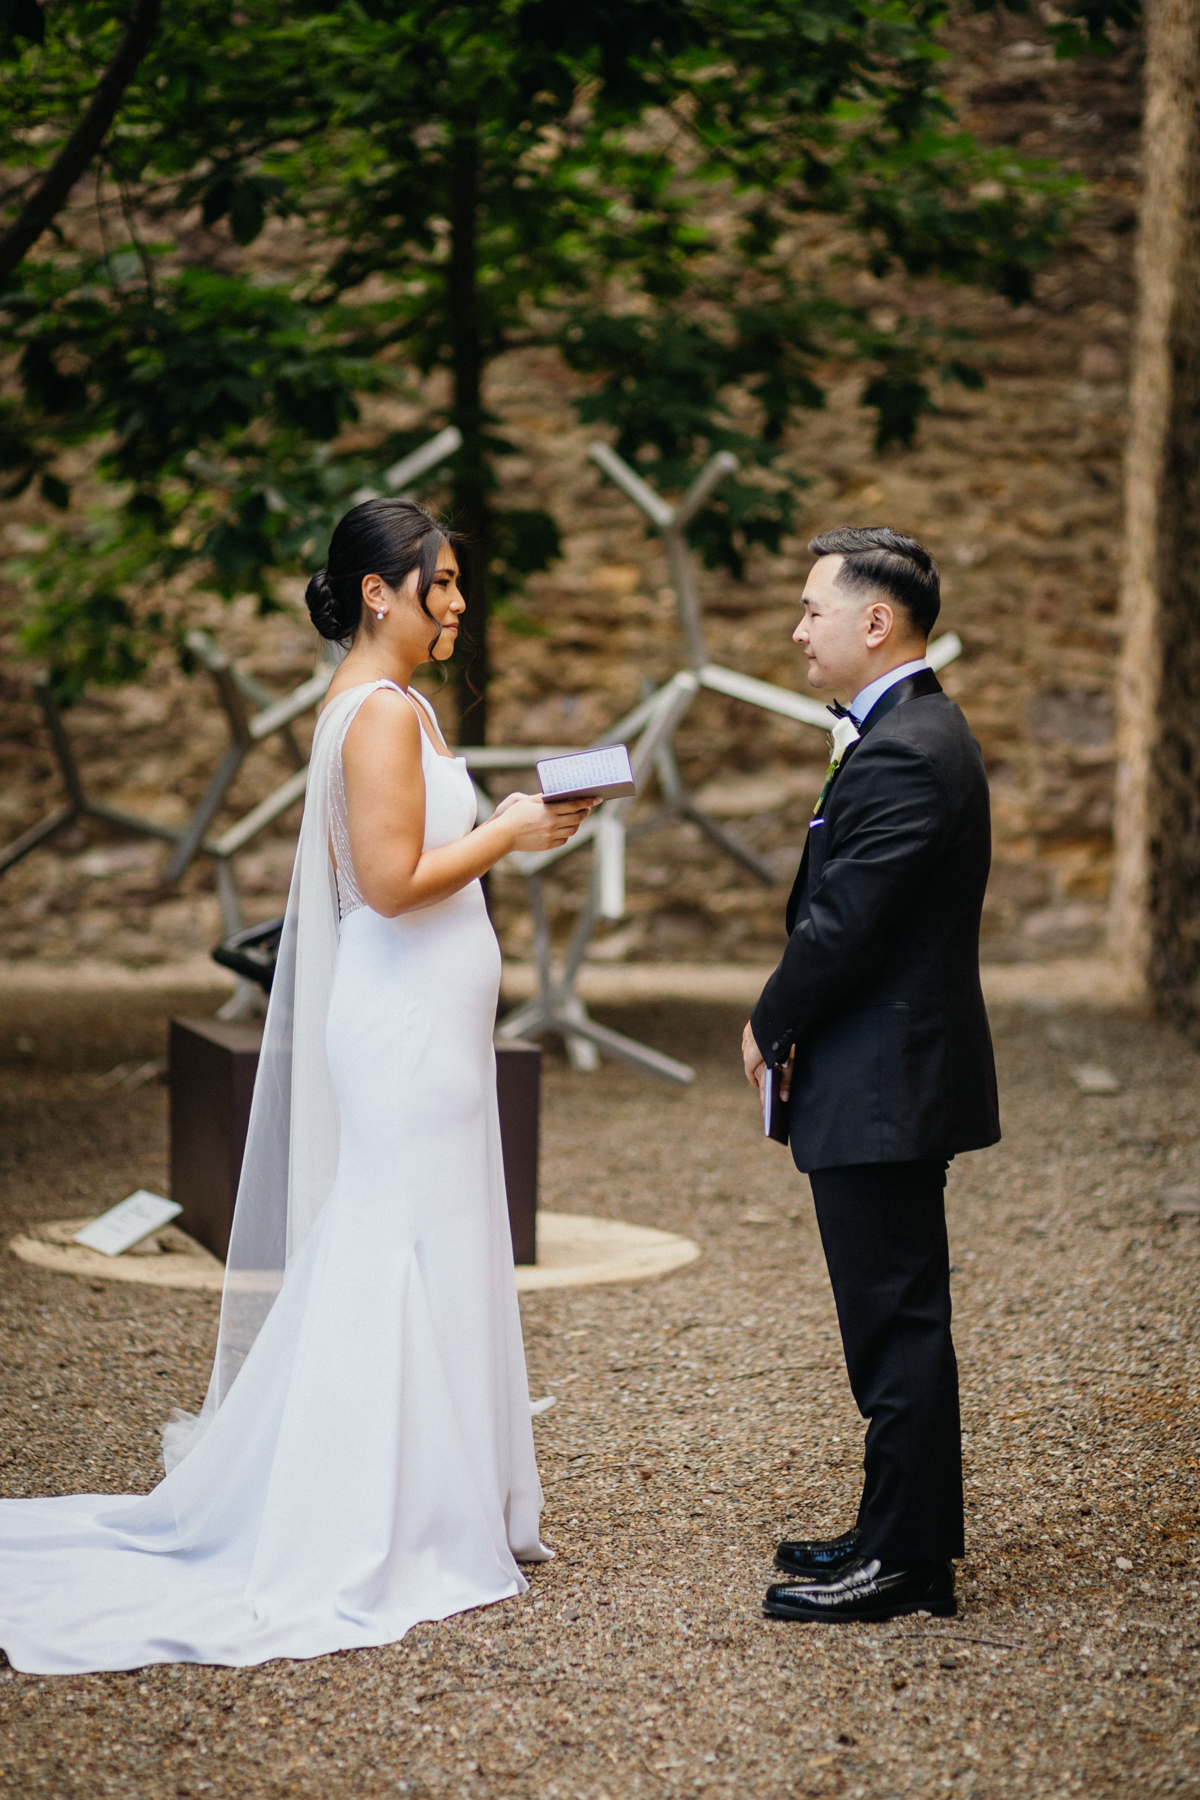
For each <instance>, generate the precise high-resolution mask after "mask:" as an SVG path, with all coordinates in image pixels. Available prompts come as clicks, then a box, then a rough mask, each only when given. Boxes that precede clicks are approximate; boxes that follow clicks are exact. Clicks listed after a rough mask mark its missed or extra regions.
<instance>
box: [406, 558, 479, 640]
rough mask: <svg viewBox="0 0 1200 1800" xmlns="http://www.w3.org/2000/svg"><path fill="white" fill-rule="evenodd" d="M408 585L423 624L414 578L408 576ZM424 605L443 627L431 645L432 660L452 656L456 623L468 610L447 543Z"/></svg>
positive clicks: (425, 621) (423, 619)
mask: <svg viewBox="0 0 1200 1800" xmlns="http://www.w3.org/2000/svg"><path fill="white" fill-rule="evenodd" d="M407 586H408V588H409V597H410V599H411V602H412V606H413V608H414V610H415V612H416V613H417V616H418V618H420V619H421V620H422V621H423V622H424V623H426V624H427V623H428V621H427V620H426V619H425V615H424V613H423V612H422V611H421V603H420V601H419V600H418V599H417V577H416V575H415V574H413V575H410V576H409V579H408V583H407ZM425 604H426V606H427V607H428V608H429V610H430V612H431V613H432V614H433V616H434V618H435V619H436V620H437V622H438V624H439V625H440V626H441V628H442V635H441V636H440V637H439V638H438V641H437V643H436V644H435V645H434V649H433V656H434V661H435V662H445V661H446V660H447V658H448V657H451V656H453V655H454V646H455V644H456V643H457V642H458V622H459V620H460V619H461V618H462V616H463V614H464V612H465V611H466V610H467V603H466V601H465V600H464V599H463V597H462V595H461V594H460V593H459V591H458V558H457V556H455V554H454V552H453V550H452V549H451V548H450V546H449V544H443V545H442V548H441V551H440V553H439V555H438V565H437V570H436V572H435V574H434V577H433V584H432V586H431V587H430V589H429V592H428V594H427V595H426V597H425Z"/></svg>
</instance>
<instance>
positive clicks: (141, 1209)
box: [75, 1188, 183, 1256]
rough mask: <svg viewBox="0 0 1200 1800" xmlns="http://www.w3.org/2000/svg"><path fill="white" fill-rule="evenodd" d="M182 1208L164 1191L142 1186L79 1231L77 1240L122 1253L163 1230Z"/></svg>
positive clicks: (108, 1252)
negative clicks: (154, 1190) (165, 1198)
mask: <svg viewBox="0 0 1200 1800" xmlns="http://www.w3.org/2000/svg"><path fill="white" fill-rule="evenodd" d="M182 1211H183V1208H182V1206H176V1204H175V1202H174V1200H164V1198H163V1196H162V1195H161V1194H152V1193H151V1192H150V1190H149V1188H139V1189H138V1191H137V1193H136V1194H130V1195H129V1197H128V1199H125V1200H122V1201H120V1202H119V1204H118V1205H116V1206H113V1207H110V1208H109V1210H108V1211H107V1212H106V1213H101V1214H100V1217H99V1218H98V1219H93V1220H92V1222H91V1224H90V1225H85V1226H84V1228H83V1230H82V1231H77V1232H76V1233H75V1242H76V1243H77V1244H86V1245H87V1247H88V1249H89V1250H99V1251H101V1252H102V1254H103V1255H105V1256H120V1254H121V1252H122V1251H123V1250H131V1249H132V1248H133V1246H134V1245H135V1244H140V1243H141V1241H142V1239H143V1238H144V1237H149V1235H150V1233H151V1232H152V1231H161V1230H162V1228H163V1226H164V1225H169V1224H170V1222H171V1220H172V1219H173V1218H174V1217H175V1216H176V1214H177V1213H181V1212H182Z"/></svg>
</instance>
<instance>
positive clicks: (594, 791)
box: [537, 744, 637, 800]
mask: <svg viewBox="0 0 1200 1800" xmlns="http://www.w3.org/2000/svg"><path fill="white" fill-rule="evenodd" d="M537 776H538V781H539V782H540V783H541V788H542V794H543V796H544V797H545V798H546V799H547V800H583V799H594V800H616V799H619V798H620V797H621V796H622V795H624V794H636V792H637V789H636V788H635V787H634V785H633V770H632V768H631V767H630V764H629V752H628V750H627V749H626V748H625V746H624V744H605V745H604V746H603V748H602V749H599V750H580V751H579V752H578V753H577V754H576V755H574V756H548V757H547V758H546V760H545V761H544V762H540V763H538V765H537Z"/></svg>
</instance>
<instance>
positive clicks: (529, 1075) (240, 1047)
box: [170, 1019, 542, 1263]
mask: <svg viewBox="0 0 1200 1800" xmlns="http://www.w3.org/2000/svg"><path fill="white" fill-rule="evenodd" d="M261 1044H262V1021H261V1020H237V1021H233V1022H229V1023H227V1022H226V1021H225V1020H223V1019H172V1020H171V1042H170V1059H171V1066H170V1084H171V1198H172V1199H173V1200H175V1201H176V1202H177V1203H178V1204H179V1205H180V1206H182V1208H183V1211H182V1213H181V1214H180V1215H179V1217H178V1219H177V1220H176V1224H178V1225H179V1226H180V1227H181V1228H182V1229H183V1230H184V1231H186V1232H187V1233H188V1234H189V1236H191V1237H194V1238H195V1239H196V1241H197V1242H198V1243H201V1244H203V1245H204V1247H205V1249H206V1250H211V1251H212V1253H213V1255H214V1256H219V1257H220V1258H221V1260H222V1262H223V1261H224V1260H225V1256H226V1254H227V1253H228V1250H229V1233H230V1231H231V1230H232V1227H233V1208H234V1202H235V1201H236V1199H237V1189H238V1180H239V1177H240V1175H241V1172H242V1156H243V1153H244V1151H245V1148H246V1129H247V1127H248V1125H249V1123H250V1101H251V1098H252V1096H253V1093H254V1077H255V1074H256V1072H257V1069H258V1053H259V1049H260V1046H261ZM541 1071H542V1052H541V1046H540V1045H538V1044H527V1043H524V1042H523V1041H520V1040H512V1041H506V1042H503V1043H498V1044H497V1045H496V1090H497V1096H498V1098H499V1102H500V1139H501V1143H502V1146H503V1150H504V1180H505V1185H506V1186H507V1188H508V1222H509V1228H510V1230H511V1232H512V1242H513V1260H514V1262H518V1263H533V1262H536V1261H537V1198H538V1113H539V1103H540V1096H541Z"/></svg>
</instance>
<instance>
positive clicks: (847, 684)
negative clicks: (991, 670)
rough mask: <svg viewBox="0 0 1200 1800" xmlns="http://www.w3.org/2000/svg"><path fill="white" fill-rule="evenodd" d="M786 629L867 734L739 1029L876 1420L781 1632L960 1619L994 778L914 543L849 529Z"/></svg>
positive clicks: (812, 827) (818, 678) (783, 1590)
mask: <svg viewBox="0 0 1200 1800" xmlns="http://www.w3.org/2000/svg"><path fill="white" fill-rule="evenodd" d="M808 548H809V550H810V552H811V553H812V554H813V555H814V556H815V557H816V558H817V561H816V563H815V564H814V566H813V568H812V571H811V573H810V575H809V577H808V581H807V584H806V586H805V589H804V617H803V618H802V619H801V621H800V624H799V625H798V626H797V628H796V631H795V633H794V639H795V642H796V643H798V644H799V645H800V646H801V648H802V649H803V651H804V654H805V656H806V657H807V658H808V678H809V681H810V682H811V684H812V685H813V687H816V688H826V689H830V690H832V692H833V693H834V694H835V695H837V696H839V697H840V699H841V700H843V701H846V702H848V706H840V705H838V703H837V701H834V703H833V708H832V710H833V711H834V712H835V713H837V714H839V716H844V715H845V714H846V713H847V712H848V713H849V715H850V717H851V719H852V720H853V723H854V725H855V726H856V727H857V731H858V736H857V739H856V740H855V741H853V742H851V743H850V745H849V747H848V748H847V749H846V751H845V752H844V754H843V756H842V759H841V762H840V763H839V764H838V765H837V767H836V769H831V771H830V774H829V776H828V777H827V779H826V782H825V786H824V788H823V789H822V791H821V797H820V799H819V800H818V802H817V806H816V811H815V813H814V816H813V818H812V820H811V821H810V824H809V829H808V839H807V842H806V843H805V846H804V854H803V857H802V858H801V862H800V871H799V873H798V875H797V876H796V882H795V885H794V887H793V888H792V894H791V899H790V900H789V901H788V908H787V928H788V933H789V937H788V944H787V948H786V949H785V951H784V953H783V958H782V960H781V962H780V964H779V967H778V968H777V969H776V970H775V973H774V974H773V975H772V976H771V979H770V980H769V981H768V983H767V985H766V987H765V988H764V989H763V993H762V997H761V999H760V1000H759V1002H758V1005H757V1006H756V1007H755V1009H754V1012H753V1015H752V1017H751V1019H750V1022H749V1024H748V1025H747V1026H746V1030H745V1034H744V1037H743V1045H742V1048H743V1053H744V1057H745V1065H746V1074H747V1077H748V1078H749V1080H750V1081H751V1082H753V1083H754V1084H755V1085H758V1084H759V1083H760V1082H761V1080H762V1078H763V1076H764V1074H765V1069H764V1063H771V1064H786V1063H787V1062H788V1060H789V1058H791V1059H792V1067H791V1073H790V1097H789V1101H788V1118H789V1124H790V1142H791V1148H792V1155H793V1157H794V1158H795V1161H796V1166H797V1168H799V1169H802V1170H804V1171H805V1172H806V1173H807V1175H808V1178H809V1181H810V1183H811V1186H812V1192H813V1199H814V1201H815V1203H816V1212H817V1223H818V1225H819V1227H820V1232H821V1242H822V1244H823V1246H824V1250H825V1261H826V1264H827V1266H828V1269H829V1276H830V1280H831V1282H832V1285H833V1295H834V1300H835V1302H836V1305H837V1314H838V1323H839V1325H840V1327H841V1333H842V1344H843V1347H844V1349H845V1354H846V1368H847V1372H848V1374H849V1377H850V1387H851V1391H852V1392H853V1395H854V1398H855V1400H856V1402H857V1403H858V1408H859V1411H860V1412H861V1413H862V1414H863V1416H864V1418H867V1419H869V1420H870V1424H869V1426H868V1429H867V1436H866V1450H865V1454H864V1458H863V1466H864V1475H865V1480H864V1484H863V1494H862V1501H861V1503H860V1505H859V1509H858V1520H857V1523H856V1524H855V1526H854V1527H853V1528H852V1529H851V1530H849V1531H846V1532H844V1533H843V1534H842V1535H841V1536H840V1537H837V1538H833V1539H825V1540H817V1541H809V1542H788V1543H783V1544H780V1546H779V1549H778V1551H777V1553H776V1558H775V1563H776V1567H777V1568H778V1569H780V1570H781V1571H783V1573H784V1574H785V1575H786V1576H788V1577H789V1578H790V1579H788V1580H786V1581H783V1582H780V1583H777V1584H776V1585H774V1586H773V1587H771V1588H769V1589H768V1592H767V1598H766V1602H765V1607H766V1611H767V1613H768V1614H770V1615H772V1616H774V1617H776V1618H783V1619H811V1620H824V1621H851V1620H861V1619H890V1618H894V1617H896V1616H897V1614H900V1613H912V1612H917V1611H922V1610H923V1611H928V1612H931V1613H935V1614H938V1615H943V1616H946V1615H949V1614H952V1613H953V1612H954V1611H955V1609H956V1608H955V1598H954V1568H953V1565H952V1562H951V1558H952V1557H956V1556H961V1555H962V1554H963V1497H962V1456H961V1439H960V1432H959V1414H958V1369H957V1364H956V1362H955V1358H954V1345H953V1343H952V1342H951V1337H950V1269H949V1257H948V1252H947V1245H946V1219H945V1210H944V1189H945V1185H946V1167H947V1164H948V1162H949V1160H950V1158H951V1157H952V1156H955V1155H956V1154H957V1153H958V1152H959V1151H962V1150H977V1149H981V1148H982V1147H983V1146H984V1145H986V1144H994V1143H995V1142H996V1140H997V1139H998V1138H999V1136H1000V1125H999V1117H998V1113H997V1105H996V1073H995V1065H994V1063H993V1061H992V1044H991V1037H990V1034H989V1032H988V1023H987V1014H986V1013H985V1011H984V1005H983V995H982V993H981V991H980V986H979V915H980V911H981V909H982V906H983V895H984V889H985V887H986V885H987V877H988V867H989V864H990V861H991V828H990V818H989V808H988V787H987V778H986V776H985V774H984V769H983V762H982V759H981V757H980V754H979V746H978V744H977V743H976V742H975V739H974V738H973V737H972V736H971V733H970V731H969V729H968V727H967V722H966V720H965V719H964V718H963V715H962V713H961V712H960V711H959V709H958V707H957V706H956V705H955V704H954V702H953V701H952V700H950V699H948V698H947V696H946V695H945V694H944V693H943V692H942V689H941V686H940V684H939V682H938V680H937V677H936V676H935V675H934V673H933V671H932V669H931V668H930V667H929V664H928V662H927V661H926V659H925V649H926V640H927V639H928V636H929V633H930V631H931V630H932V628H933V624H934V621H935V620H936V618H937V616H938V610H939V607H940V604H941V601H940V593H939V586H938V572H937V565H936V564H935V562H934V560H933V558H932V557H931V556H930V554H929V552H928V551H927V550H925V549H924V548H923V547H922V545H920V544H918V543H917V542H916V541H915V539H913V538H908V537H902V536H901V535H900V533H899V532H896V531H890V530H887V529H885V528H882V527H880V528H874V527H872V528H870V529H867V528H859V527H851V526H846V527H843V528H841V529H840V530H837V531H826V532H824V533H822V535H821V536H820V537H816V538H814V539H813V540H812V542H811V543H810V544H809V546H808Z"/></svg>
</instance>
